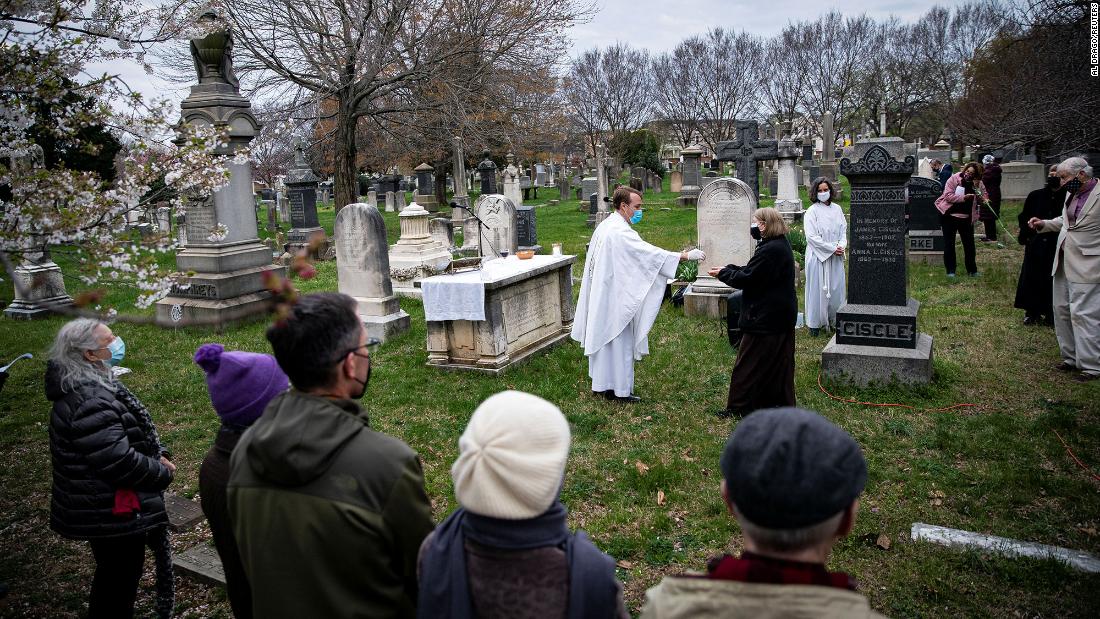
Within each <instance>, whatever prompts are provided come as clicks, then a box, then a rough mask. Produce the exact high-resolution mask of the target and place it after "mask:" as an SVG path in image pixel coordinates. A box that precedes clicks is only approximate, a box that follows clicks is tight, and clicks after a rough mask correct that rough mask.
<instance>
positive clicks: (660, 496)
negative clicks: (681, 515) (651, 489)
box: [657, 490, 665, 505]
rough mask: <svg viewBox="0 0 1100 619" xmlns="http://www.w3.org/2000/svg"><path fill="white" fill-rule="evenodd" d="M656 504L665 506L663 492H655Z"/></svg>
mask: <svg viewBox="0 0 1100 619" xmlns="http://www.w3.org/2000/svg"><path fill="white" fill-rule="evenodd" d="M657 504H658V505H664V504H665V491H664V490H658V491H657Z"/></svg>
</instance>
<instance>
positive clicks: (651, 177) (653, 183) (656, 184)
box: [646, 170, 662, 193]
mask: <svg viewBox="0 0 1100 619" xmlns="http://www.w3.org/2000/svg"><path fill="white" fill-rule="evenodd" d="M646 178H647V179H648V181H647V183H646V188H647V189H649V190H650V191H652V192H653V193H661V189H662V187H661V177H660V175H659V174H657V173H656V172H653V171H652V170H646Z"/></svg>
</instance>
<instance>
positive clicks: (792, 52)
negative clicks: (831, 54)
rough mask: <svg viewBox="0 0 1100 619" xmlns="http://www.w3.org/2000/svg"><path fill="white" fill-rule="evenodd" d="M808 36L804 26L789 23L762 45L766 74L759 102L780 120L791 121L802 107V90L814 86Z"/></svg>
mask: <svg viewBox="0 0 1100 619" xmlns="http://www.w3.org/2000/svg"><path fill="white" fill-rule="evenodd" d="M809 35H810V32H809V31H808V30H807V29H805V28H800V27H798V26H794V25H790V26H787V27H786V28H784V29H783V31H782V32H781V33H779V34H778V35H776V36H775V37H773V38H772V39H769V40H768V41H767V42H766V43H765V44H764V50H763V64H764V66H765V67H766V68H767V74H766V75H765V76H764V77H763V79H762V80H761V81H760V84H761V86H760V93H759V97H760V102H761V106H762V108H763V109H764V110H765V111H767V112H769V113H770V114H774V115H775V116H777V117H778V118H780V119H781V120H789V121H793V120H794V119H795V117H796V116H797V115H798V113H799V111H800V110H802V109H803V108H805V107H806V103H805V102H806V100H807V93H806V90H807V89H809V88H813V87H816V86H817V79H816V77H817V75H818V72H819V69H818V61H817V57H816V54H815V53H814V51H815V50H814V41H813V40H812V39H811V38H810V36H809Z"/></svg>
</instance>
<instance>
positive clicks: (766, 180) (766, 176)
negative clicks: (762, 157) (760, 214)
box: [760, 166, 778, 198]
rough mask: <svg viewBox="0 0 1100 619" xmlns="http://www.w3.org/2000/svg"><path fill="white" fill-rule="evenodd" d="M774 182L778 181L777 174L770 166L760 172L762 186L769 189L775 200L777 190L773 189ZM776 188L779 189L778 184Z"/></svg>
mask: <svg viewBox="0 0 1100 619" xmlns="http://www.w3.org/2000/svg"><path fill="white" fill-rule="evenodd" d="M773 180H776V178H775V174H773V173H772V170H771V168H769V167H768V166H764V167H763V169H761V170H760V184H761V185H763V186H764V187H767V188H768V194H769V195H771V196H772V197H773V198H774V197H775V194H776V192H777V189H772V181H773ZM776 187H778V184H777V185H776Z"/></svg>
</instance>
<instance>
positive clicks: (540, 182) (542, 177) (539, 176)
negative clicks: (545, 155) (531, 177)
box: [535, 163, 546, 187]
mask: <svg viewBox="0 0 1100 619" xmlns="http://www.w3.org/2000/svg"><path fill="white" fill-rule="evenodd" d="M535 184H536V185H537V186H539V187H542V186H544V185H546V166H544V165H542V164H541V163H536V164H535Z"/></svg>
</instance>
